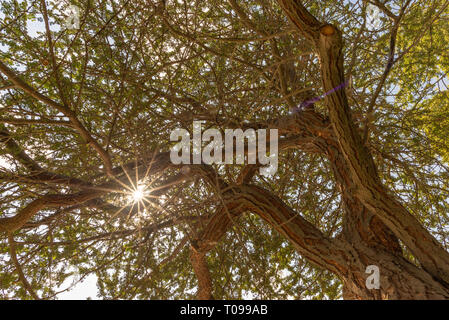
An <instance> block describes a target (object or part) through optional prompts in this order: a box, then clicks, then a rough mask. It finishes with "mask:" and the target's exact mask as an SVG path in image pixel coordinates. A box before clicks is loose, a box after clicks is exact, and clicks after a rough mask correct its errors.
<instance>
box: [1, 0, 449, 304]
mask: <svg viewBox="0 0 449 320" xmlns="http://www.w3.org/2000/svg"><path fill="white" fill-rule="evenodd" d="M64 4H68V2H64V1H57V2H56V3H54V2H51V1H48V0H47V1H45V0H34V1H31V0H27V1H25V0H22V1H19V0H9V1H3V2H2V3H1V15H0V23H1V26H0V34H1V38H0V42H1V45H2V46H1V47H0V48H1V49H0V72H1V78H0V81H1V82H2V83H1V88H0V89H1V91H0V93H1V94H0V99H1V105H0V110H1V111H0V143H1V146H2V148H1V153H0V157H1V158H0V159H1V171H0V188H1V189H0V194H1V198H0V199H1V200H0V210H1V211H0V232H1V233H0V234H1V240H0V241H1V242H0V248H1V253H0V257H1V259H2V260H1V264H0V265H1V269H0V277H1V282H0V290H1V291H0V294H1V296H2V297H3V298H30V297H31V298H35V299H51V298H54V297H56V296H57V294H58V293H59V292H61V291H64V290H67V289H69V288H70V286H67V283H71V285H75V284H76V283H77V282H79V281H82V280H83V279H85V278H86V277H87V276H89V275H91V274H95V275H96V277H97V286H98V290H99V295H100V296H101V297H103V298H109V299H116V298H122V299H130V298H138V299H149V298H153V299H154V298H158V299H165V298H195V297H197V298H201V299H211V298H215V299H223V298H251V297H256V298H268V299H275V298H276V299H279V298H280V299H282V298H329V299H335V298H340V297H343V298H345V299H414V298H415V299H416V298H419V299H429V298H430V299H435V298H437V299H445V298H449V254H448V252H447V251H446V247H447V245H446V241H447V239H448V237H449V234H448V228H447V223H448V219H449V217H448V209H449V205H448V201H447V199H448V196H449V195H448V189H447V185H448V181H449V171H448V166H447V154H449V153H448V148H447V143H446V136H447V132H448V129H449V128H448V124H447V121H446V120H445V119H444V116H445V115H447V114H448V113H447V112H448V111H447V110H449V109H448V104H447V87H445V85H446V83H445V79H446V71H447V70H448V67H449V57H448V54H447V40H448V39H449V31H448V28H447V19H448V13H449V9H448V4H449V2H448V1H442V0H433V1H419V0H417V1H413V0H394V1H377V0H373V1H344V2H340V1H334V0H328V1H307V2H305V1H304V2H301V1H297V0H278V1H274V0H273V1H271V0H249V1H239V0H228V1H216V0H211V1H208V2H207V3H205V2H204V1H199V0H191V1H187V0H178V1H168V0H167V1H156V0H151V1H150V0H148V1H138V0H126V1H125V0H110V1H109V0H83V1H71V4H72V5H76V6H77V7H78V8H79V14H80V16H79V25H78V26H75V27H73V26H72V28H67V27H66V26H65V21H66V20H67V14H66V12H65V11H64V10H63V8H64V7H63V5H64ZM373 8H377V9H376V10H378V11H379V15H378V16H374V17H373V16H372V15H370V10H372V9H373ZM373 18H374V19H377V20H376V21H375V22H373V21H372V19H373ZM311 101H313V102H314V103H311ZM194 120H202V121H204V124H203V126H204V127H205V128H219V129H220V130H224V129H226V128H242V129H245V128H255V129H258V128H272V129H278V132H279V168H278V171H277V172H276V174H275V175H273V176H271V177H264V176H262V175H260V174H259V168H260V165H259V164H244V165H223V164H213V165H206V164H192V165H182V164H181V165H175V164H173V163H172V162H171V161H170V147H171V146H172V145H173V142H170V139H169V137H170V132H172V130H174V129H175V128H184V129H187V130H189V131H191V130H192V121H194ZM369 265H376V266H378V268H379V271H380V288H379V289H368V288H367V287H366V283H365V282H366V279H367V276H368V274H367V273H366V267H367V266H369Z"/></svg>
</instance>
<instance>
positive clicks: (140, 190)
mask: <svg viewBox="0 0 449 320" xmlns="http://www.w3.org/2000/svg"><path fill="white" fill-rule="evenodd" d="M144 196H145V191H144V186H137V188H136V190H134V191H133V193H132V198H133V200H134V202H139V201H141V200H142V199H143V197H144Z"/></svg>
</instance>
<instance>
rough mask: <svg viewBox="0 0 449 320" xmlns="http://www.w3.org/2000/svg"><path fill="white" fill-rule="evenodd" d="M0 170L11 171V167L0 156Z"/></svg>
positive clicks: (6, 160)
mask: <svg viewBox="0 0 449 320" xmlns="http://www.w3.org/2000/svg"><path fill="white" fill-rule="evenodd" d="M0 168H2V169H6V170H11V168H12V165H11V163H10V162H9V161H8V159H6V158H5V157H2V156H0Z"/></svg>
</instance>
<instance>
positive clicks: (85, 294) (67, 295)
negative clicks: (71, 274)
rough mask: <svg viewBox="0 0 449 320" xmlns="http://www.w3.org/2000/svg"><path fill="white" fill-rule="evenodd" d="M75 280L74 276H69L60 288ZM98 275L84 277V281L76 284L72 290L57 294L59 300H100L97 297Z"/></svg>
mask: <svg viewBox="0 0 449 320" xmlns="http://www.w3.org/2000/svg"><path fill="white" fill-rule="evenodd" d="M72 281H73V278H69V279H67V280H66V281H64V283H63V284H62V285H61V287H60V288H59V289H63V288H66V287H67V286H69V285H70V283H71V282H72ZM97 294H98V289H97V276H96V275H94V274H91V275H89V276H87V277H86V279H84V281H83V282H80V283H78V284H77V285H75V286H74V287H73V288H72V289H71V290H70V291H65V292H62V293H60V294H58V295H57V297H58V300H86V299H87V298H89V299H92V300H99V298H98V297H97Z"/></svg>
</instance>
